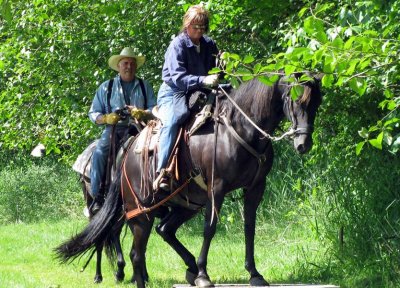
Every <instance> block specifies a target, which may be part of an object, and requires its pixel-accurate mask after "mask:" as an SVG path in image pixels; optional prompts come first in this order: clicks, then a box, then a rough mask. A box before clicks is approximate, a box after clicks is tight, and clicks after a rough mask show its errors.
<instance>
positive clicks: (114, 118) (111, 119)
mask: <svg viewBox="0 0 400 288" xmlns="http://www.w3.org/2000/svg"><path fill="white" fill-rule="evenodd" d="M119 119H121V117H119V115H118V114H117V113H110V114H105V115H103V119H102V120H103V123H104V124H108V125H115V124H117V122H118V121H119Z"/></svg>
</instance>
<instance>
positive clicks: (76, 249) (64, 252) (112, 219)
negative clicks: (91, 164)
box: [54, 171, 122, 263]
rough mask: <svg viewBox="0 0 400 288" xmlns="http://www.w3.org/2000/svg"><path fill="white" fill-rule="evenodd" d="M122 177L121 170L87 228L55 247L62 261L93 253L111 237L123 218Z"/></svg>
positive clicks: (67, 261)
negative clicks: (114, 228)
mask: <svg viewBox="0 0 400 288" xmlns="http://www.w3.org/2000/svg"><path fill="white" fill-rule="evenodd" d="M120 179H121V171H118V172H117V175H116V178H115V180H114V181H113V182H112V183H111V186H110V189H109V191H108V194H107V196H106V199H105V201H104V205H103V207H102V208H101V209H100V210H99V212H97V214H96V215H94V217H93V218H92V220H91V221H90V222H89V224H88V225H87V226H86V228H85V229H84V230H83V231H82V232H80V233H78V234H76V235H75V236H72V237H71V239H69V240H67V241H66V242H64V243H62V244H61V245H60V246H58V247H56V248H55V249H54V251H55V253H56V258H58V260H59V261H60V262H61V263H69V262H72V261H74V260H75V259H76V258H81V257H82V256H83V255H85V254H86V253H88V252H90V251H91V252H92V253H93V251H94V250H95V249H96V245H102V244H103V243H104V241H106V240H107V239H108V238H109V237H110V235H109V234H110V233H112V232H113V229H112V228H113V226H114V225H115V224H116V223H117V222H118V220H119V219H120V218H121V213H122V198H121V194H120V189H121V187H120V183H121V181H120Z"/></svg>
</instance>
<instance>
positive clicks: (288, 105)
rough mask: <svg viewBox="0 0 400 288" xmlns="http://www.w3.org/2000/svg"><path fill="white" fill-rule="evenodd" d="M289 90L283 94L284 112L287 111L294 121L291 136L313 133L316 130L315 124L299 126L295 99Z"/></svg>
mask: <svg viewBox="0 0 400 288" xmlns="http://www.w3.org/2000/svg"><path fill="white" fill-rule="evenodd" d="M289 91H290V90H287V91H286V92H285V93H283V95H282V99H283V113H285V115H286V117H287V118H288V120H289V121H290V123H292V126H291V127H290V131H293V132H292V133H291V135H290V136H295V135H300V134H312V133H313V132H314V125H312V124H311V125H307V126H305V127H299V126H298V123H297V118H296V117H295V115H294V108H293V99H292V97H290V95H289Z"/></svg>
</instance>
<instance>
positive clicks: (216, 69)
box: [208, 67, 221, 74]
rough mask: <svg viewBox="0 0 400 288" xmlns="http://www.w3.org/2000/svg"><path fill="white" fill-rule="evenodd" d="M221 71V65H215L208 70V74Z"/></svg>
mask: <svg viewBox="0 0 400 288" xmlns="http://www.w3.org/2000/svg"><path fill="white" fill-rule="evenodd" d="M219 72H221V69H220V68H219V67H214V68H212V69H211V70H210V71H208V74H217V73H219Z"/></svg>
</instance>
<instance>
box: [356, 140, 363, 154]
mask: <svg viewBox="0 0 400 288" xmlns="http://www.w3.org/2000/svg"><path fill="white" fill-rule="evenodd" d="M364 144H365V141H363V142H359V143H358V144H357V146H356V155H360V153H361V151H362V149H363V147H364Z"/></svg>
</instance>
